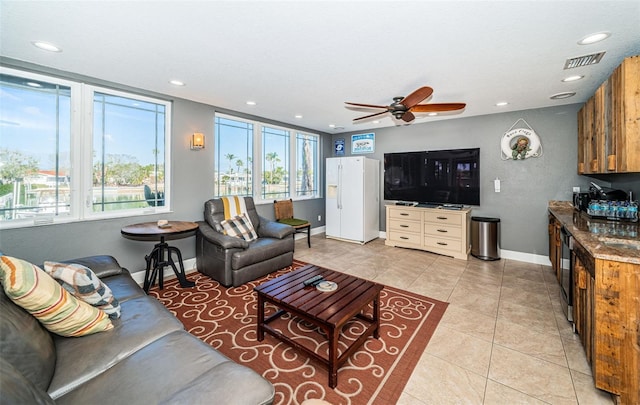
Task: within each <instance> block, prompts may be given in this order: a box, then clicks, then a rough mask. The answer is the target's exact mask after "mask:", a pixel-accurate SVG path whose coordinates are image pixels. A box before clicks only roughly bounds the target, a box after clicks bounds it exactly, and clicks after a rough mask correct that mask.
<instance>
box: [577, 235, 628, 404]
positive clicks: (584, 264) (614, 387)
mask: <svg viewBox="0 0 640 405" xmlns="http://www.w3.org/2000/svg"><path fill="white" fill-rule="evenodd" d="M572 260H573V264H574V307H573V316H574V325H575V329H576V333H578V335H579V336H580V341H581V342H582V345H583V347H584V350H585V353H586V355H587V360H588V362H589V364H590V365H591V371H592V374H593V379H594V382H595V385H596V387H597V388H599V389H602V390H605V391H608V392H611V393H613V394H616V395H617V396H619V400H618V403H619V404H638V403H640V368H639V366H640V345H639V344H638V342H640V313H639V311H638V305H639V300H640V265H639V264H634V263H626V262H619V261H612V260H603V259H599V258H594V257H593V256H591V255H590V254H589V253H588V252H587V251H586V249H585V248H584V247H582V246H581V245H580V244H579V243H577V242H575V241H574V247H573V254H572Z"/></svg>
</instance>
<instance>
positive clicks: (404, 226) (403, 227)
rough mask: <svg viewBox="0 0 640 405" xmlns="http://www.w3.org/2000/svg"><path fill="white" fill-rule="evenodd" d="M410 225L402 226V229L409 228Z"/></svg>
mask: <svg viewBox="0 0 640 405" xmlns="http://www.w3.org/2000/svg"><path fill="white" fill-rule="evenodd" d="M408 227H409V225H400V228H408Z"/></svg>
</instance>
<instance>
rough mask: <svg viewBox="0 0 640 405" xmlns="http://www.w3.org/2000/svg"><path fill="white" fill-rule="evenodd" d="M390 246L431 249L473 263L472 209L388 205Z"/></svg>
mask: <svg viewBox="0 0 640 405" xmlns="http://www.w3.org/2000/svg"><path fill="white" fill-rule="evenodd" d="M386 211H387V229H386V233H387V239H386V240H385V242H384V244H385V245H387V246H395V247H403V248H410V249H420V250H427V251H429V252H433V253H438V254H441V255H445V256H452V257H454V258H456V259H462V260H469V252H470V251H471V208H464V207H456V208H448V209H447V208H445V207H444V206H442V205H435V204H434V207H424V206H423V205H422V204H420V205H418V206H417V207H406V206H399V205H387V206H386Z"/></svg>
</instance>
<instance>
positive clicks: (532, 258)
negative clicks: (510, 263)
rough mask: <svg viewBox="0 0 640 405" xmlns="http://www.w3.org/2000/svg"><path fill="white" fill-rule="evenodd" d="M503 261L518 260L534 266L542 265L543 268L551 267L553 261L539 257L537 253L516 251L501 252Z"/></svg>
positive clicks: (543, 256) (502, 250) (545, 257)
mask: <svg viewBox="0 0 640 405" xmlns="http://www.w3.org/2000/svg"><path fill="white" fill-rule="evenodd" d="M500 257H501V258H502V259H509V260H517V261H519V262H527V263H533V264H541V265H543V266H551V261H550V260H549V257H548V256H546V255H537V254H535V253H524V252H516V251H514V250H504V249H501V250H500Z"/></svg>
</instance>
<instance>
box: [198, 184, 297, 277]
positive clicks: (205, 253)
mask: <svg viewBox="0 0 640 405" xmlns="http://www.w3.org/2000/svg"><path fill="white" fill-rule="evenodd" d="M244 198H245V205H246V208H247V214H248V215H249V218H250V220H251V223H252V224H253V226H254V228H255V230H256V233H257V234H258V239H256V240H253V241H251V242H247V241H245V240H244V239H242V238H237V237H232V236H227V235H225V234H224V233H222V232H220V231H219V230H221V229H222V227H221V225H220V223H221V222H222V221H224V206H223V203H222V200H220V199H212V200H209V201H207V202H206V203H205V204H204V221H199V222H198V225H199V227H198V231H197V232H196V267H197V268H198V271H199V272H200V273H202V274H205V275H207V276H209V277H211V278H212V279H214V280H216V281H218V282H219V283H220V284H222V285H224V286H225V287H230V286H234V287H237V286H240V285H242V284H245V283H247V282H249V281H252V280H255V279H256V278H259V277H262V276H264V275H267V274H269V273H271V272H272V271H275V270H279V269H281V268H284V267H287V266H290V265H291V263H292V262H293V249H294V239H293V237H294V234H295V229H294V228H293V227H291V226H289V225H285V224H280V223H278V222H275V221H271V220H268V219H266V218H264V217H261V216H260V215H258V212H257V211H256V207H255V204H254V202H253V199H252V198H251V197H244Z"/></svg>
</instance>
